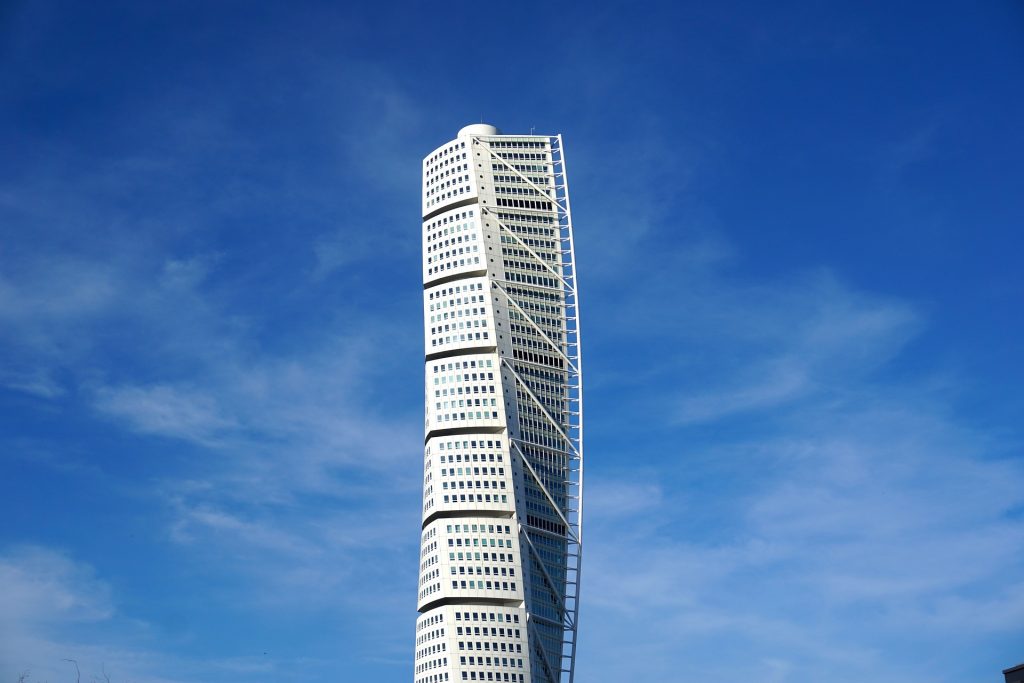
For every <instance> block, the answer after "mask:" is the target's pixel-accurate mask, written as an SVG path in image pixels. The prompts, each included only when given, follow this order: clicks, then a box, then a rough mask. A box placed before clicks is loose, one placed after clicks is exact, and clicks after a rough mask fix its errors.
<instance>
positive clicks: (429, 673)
mask: <svg viewBox="0 0 1024 683" xmlns="http://www.w3.org/2000/svg"><path fill="white" fill-rule="evenodd" d="M423 317H424V328H425V329H424V332H425V343H426V368H425V370H426V386H425V395H424V401H425V405H426V415H425V425H424V426H425V444H424V458H423V532H422V537H421V541H420V581H419V600H418V603H417V608H418V610H419V613H420V614H419V617H418V618H417V620H416V660H415V661H416V669H415V671H416V673H415V681H416V683H443V682H445V681H503V682H506V683H509V682H512V683H541V682H545V683H563V682H564V681H572V680H573V671H574V662H575V655H576V618H577V614H578V610H579V577H580V551H581V520H582V493H583V490H582V489H583V412H582V409H583V392H582V368H581V365H580V335H579V297H578V294H577V287H576V264H575V258H574V250H573V238H572V217H571V214H570V210H569V187H568V178H567V176H566V171H565V156H564V154H563V148H562V137H561V136H560V135H559V136H549V135H501V134H500V133H499V132H498V129H497V128H495V127H493V126H488V125H483V124H479V125H472V126H466V127H465V128H463V129H462V130H460V131H459V134H458V137H457V138H456V139H455V140H453V141H451V142H448V143H445V144H444V145H442V146H441V147H438V148H437V149H436V150H434V151H433V152H431V153H430V155H429V156H428V157H427V158H426V159H424V160H423Z"/></svg>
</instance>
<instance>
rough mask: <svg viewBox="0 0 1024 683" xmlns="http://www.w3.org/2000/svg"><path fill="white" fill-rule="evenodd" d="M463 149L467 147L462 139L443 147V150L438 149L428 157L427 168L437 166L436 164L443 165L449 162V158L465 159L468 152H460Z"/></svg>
mask: <svg viewBox="0 0 1024 683" xmlns="http://www.w3.org/2000/svg"><path fill="white" fill-rule="evenodd" d="M463 149H466V143H465V141H461V140H460V141H457V142H453V143H451V144H450V145H448V146H447V147H445V148H444V149H441V150H438V151H437V152H435V153H434V155H433V156H431V157H430V158H428V159H426V161H425V163H426V165H427V168H430V167H432V166H435V165H442V166H443V165H445V164H447V163H448V160H449V159H465V158H466V153H465V152H461V153H460V150H463Z"/></svg>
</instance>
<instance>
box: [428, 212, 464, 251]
mask: <svg viewBox="0 0 1024 683" xmlns="http://www.w3.org/2000/svg"><path fill="white" fill-rule="evenodd" d="M473 216H474V211H473V210H469V211H462V212H458V213H455V214H446V215H444V216H441V217H439V218H435V219H434V220H432V221H431V222H430V223H428V224H427V225H426V226H424V228H423V229H424V230H425V231H426V233H427V242H428V243H429V242H435V241H437V240H439V239H441V238H442V237H447V236H448V235H457V234H458V233H460V232H468V231H469V230H470V229H471V228H472V227H473V225H474V222H473Z"/></svg>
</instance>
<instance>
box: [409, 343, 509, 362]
mask: <svg viewBox="0 0 1024 683" xmlns="http://www.w3.org/2000/svg"><path fill="white" fill-rule="evenodd" d="M497 350H498V347H497V346H495V345H493V344H492V345H490V346H467V347H460V348H457V349H448V350H447V351H435V352H434V353H428V354H427V355H426V356H424V357H423V360H424V361H425V362H428V363H429V362H430V361H432V360H437V359H438V358H449V357H451V356H472V355H474V354H478V353H494V352H495V351H497Z"/></svg>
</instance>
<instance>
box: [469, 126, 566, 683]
mask: <svg viewBox="0 0 1024 683" xmlns="http://www.w3.org/2000/svg"><path fill="white" fill-rule="evenodd" d="M523 137H536V136H523ZM547 140H548V144H549V146H550V150H551V161H550V162H548V163H549V165H550V167H551V173H550V174H548V177H550V178H552V179H553V180H554V179H561V183H558V182H553V184H552V185H551V186H548V187H546V188H545V187H541V186H539V185H537V184H536V183H534V182H533V181H532V180H531V179H530V178H528V177H527V176H526V175H524V174H523V173H521V172H520V171H519V170H518V169H516V168H515V166H514V165H513V164H512V163H511V162H510V161H509V160H507V159H505V158H504V157H503V156H502V155H501V154H500V153H499V152H497V151H495V150H494V149H493V148H492V147H491V146H490V144H488V143H489V141H490V140H489V139H488V138H487V137H476V138H474V142H476V143H478V144H480V145H481V146H482V147H483V148H484V149H486V150H487V152H488V153H489V155H490V157H491V159H492V162H495V163H498V164H501V165H503V166H504V167H505V168H507V169H508V171H509V172H510V173H511V174H512V175H514V176H516V177H518V179H519V180H520V181H521V182H522V183H524V184H526V185H527V186H529V187H531V188H532V189H533V190H534V191H535V192H536V193H537V195H535V196H540V197H542V198H544V199H547V200H549V201H550V202H551V204H552V207H553V211H554V213H555V214H556V216H557V232H558V242H559V243H560V244H561V247H560V248H559V249H558V251H557V253H558V254H559V258H560V262H559V263H558V269H557V270H556V269H554V268H553V267H552V266H551V264H550V263H549V262H548V260H547V259H544V258H542V257H541V256H540V255H539V254H537V253H536V251H535V250H534V249H532V248H531V247H530V246H529V245H528V244H526V243H525V241H524V240H523V239H522V238H521V237H520V236H519V235H518V234H516V231H515V230H514V229H513V228H510V227H509V226H508V225H506V224H505V223H504V222H503V221H502V220H501V219H500V218H499V216H498V212H499V211H500V209H501V208H507V209H510V210H511V209H514V210H515V211H523V212H526V213H529V214H534V213H537V212H538V210H536V209H531V208H527V207H495V208H493V209H486V213H487V214H488V216H489V217H490V218H492V219H494V220H495V221H496V223H497V224H498V226H499V228H500V229H501V231H502V233H503V234H508V235H509V236H510V237H511V239H512V241H513V243H515V244H516V245H517V246H518V247H521V248H522V249H523V250H524V251H525V252H526V253H527V254H528V255H529V256H528V257H527V256H523V257H522V258H532V259H533V260H534V261H536V262H537V263H538V264H539V265H540V266H541V267H542V268H543V269H544V270H546V271H547V272H549V273H550V274H551V275H553V276H554V278H555V280H557V282H558V283H559V285H560V287H547V286H544V285H539V284H534V283H528V282H510V281H507V280H505V281H500V282H498V281H495V283H494V286H495V287H496V288H497V289H498V290H499V291H500V292H501V294H502V295H504V297H505V298H506V299H507V300H508V301H509V302H510V303H511V304H512V306H513V307H514V308H515V309H516V310H517V312H518V313H519V314H520V315H521V316H522V317H523V318H525V320H526V322H527V323H528V324H529V325H530V326H531V327H532V328H533V329H534V330H535V332H536V333H538V335H539V337H540V338H541V339H542V340H543V341H544V342H546V344H547V346H548V347H550V349H551V351H552V352H553V353H554V354H555V355H556V356H558V357H560V358H562V359H563V360H564V361H565V366H566V367H565V369H564V370H563V372H564V374H565V376H566V377H567V381H568V390H567V392H566V395H565V402H566V408H565V409H563V410H561V411H558V413H559V415H557V416H555V415H552V414H551V411H550V410H549V409H548V407H547V406H546V405H545V404H544V402H543V401H541V400H540V398H539V397H538V396H537V393H536V392H535V391H534V389H533V388H531V387H530V384H529V381H528V380H527V379H525V378H524V377H523V376H522V375H521V373H520V372H519V371H518V369H517V366H526V367H529V366H533V367H544V366H540V365H537V364H536V363H531V362H530V361H527V360H521V359H515V358H511V359H506V360H505V364H506V365H507V367H508V369H509V370H510V372H511V374H512V376H513V377H514V379H515V383H516V384H517V385H518V386H519V387H521V388H522V389H523V390H524V392H523V393H524V394H525V395H526V396H527V397H528V398H529V399H530V402H531V403H533V404H534V405H535V406H536V407H537V408H538V409H539V411H540V413H541V415H543V416H544V418H545V421H546V422H548V423H549V424H550V426H551V427H552V429H553V433H554V434H557V435H558V436H559V437H560V438H561V439H562V440H563V441H564V444H565V448H564V450H561V451H560V452H561V453H562V454H563V455H564V456H565V457H566V462H567V467H566V468H565V470H564V473H563V476H562V477H561V479H560V481H559V482H558V483H559V485H560V488H561V489H562V491H563V492H562V493H561V494H560V497H561V499H563V500H564V501H565V502H564V503H563V504H561V505H560V504H559V503H558V499H559V496H555V495H553V494H552V492H551V491H550V489H549V487H548V486H547V485H546V484H545V483H544V477H542V476H540V475H539V474H538V472H537V471H536V469H535V468H534V466H533V464H532V463H531V462H530V458H529V456H528V454H527V453H524V451H523V448H522V447H521V446H520V443H523V444H524V445H526V446H527V447H529V446H530V444H529V442H528V441H522V440H519V441H517V442H516V443H514V451H515V452H516V454H517V455H518V457H519V458H520V460H521V462H522V464H523V469H524V471H526V472H528V473H529V475H530V479H531V481H532V483H533V484H534V485H535V486H536V487H537V488H538V489H539V490H540V491H541V492H542V493H543V495H544V497H545V498H546V499H547V501H548V503H549V504H550V505H551V506H552V509H553V510H555V512H556V513H557V516H558V518H560V519H561V520H562V521H563V522H564V523H565V526H566V531H567V533H566V534H565V535H564V536H559V538H560V539H564V540H565V542H566V552H565V558H566V562H565V576H564V586H559V585H558V583H557V582H556V580H555V579H554V578H553V577H551V575H550V573H549V572H548V570H547V568H546V565H545V564H544V561H543V559H542V558H541V555H540V553H539V551H538V550H537V548H536V547H535V545H534V543H533V540H532V539H531V534H533V535H534V536H535V537H536V536H542V535H550V534H551V533H552V532H550V531H547V530H545V529H539V528H535V527H532V526H531V525H529V524H527V523H526V520H522V519H520V520H518V523H519V528H520V533H521V535H522V537H523V538H524V539H525V540H526V547H527V548H528V549H529V550H530V552H531V555H532V556H533V559H534V560H535V562H536V563H537V565H538V566H539V568H540V569H541V572H542V574H543V575H544V577H545V579H546V583H547V584H548V587H547V588H548V591H549V592H550V594H551V596H552V597H553V598H554V602H555V603H556V604H557V605H558V607H559V609H558V612H559V613H560V615H561V620H560V623H559V626H560V627H561V628H562V629H563V639H562V642H561V646H560V647H561V652H560V661H559V664H558V667H557V679H558V681H557V683H561V682H562V681H567V683H573V682H574V679H575V669H576V667H575V664H576V647H577V629H578V623H579V595H580V577H581V568H582V557H583V464H584V457H583V358H582V340H581V335H580V310H579V309H580V299H579V289H578V284H577V278H576V254H575V244H574V239H573V223H572V211H571V206H570V200H569V181H568V174H567V169H566V162H565V155H564V151H563V142H562V136H561V135H557V136H551V137H548V138H547ZM541 213H543V214H545V215H549V216H550V215H551V212H549V211H542V212H541ZM559 271H560V272H559ZM506 287H523V288H528V289H534V290H541V291H551V292H554V291H557V292H559V294H560V295H561V296H562V297H564V298H563V302H564V303H563V306H564V315H563V320H564V324H565V327H564V340H562V341H560V342H558V343H556V342H555V341H553V340H552V339H551V338H550V336H549V335H548V334H546V333H545V332H544V330H543V329H542V327H541V326H540V325H538V324H537V323H536V322H535V321H534V320H533V318H532V317H531V316H530V315H529V314H528V313H527V312H526V311H525V310H523V309H522V307H520V305H519V304H518V303H517V302H516V301H515V299H514V298H513V297H512V296H510V294H509V292H508V291H507V290H506ZM559 417H561V420H560V419H558V418H559ZM522 419H523V418H522V416H521V415H520V416H519V420H520V424H519V430H518V432H519V434H523V433H524V424H523V422H522ZM538 446H539V447H541V448H545V449H547V448H550V447H549V446H544V445H540V444H538ZM552 481H553V483H554V480H552ZM534 620H535V621H536V620H540V621H545V622H547V621H549V620H547V619H544V618H543V617H535V618H534ZM531 632H532V634H533V635H534V637H535V642H536V643H537V644H538V645H537V647H538V648H539V650H538V652H539V654H540V655H541V657H540V659H541V661H542V663H543V664H544V668H545V669H546V671H545V673H546V674H548V677H549V679H551V680H553V681H554V680H555V679H554V678H552V675H553V674H554V673H555V672H554V671H552V669H554V667H553V666H552V663H551V662H550V661H548V658H547V655H546V649H545V648H543V647H542V646H541V645H540V638H541V635H540V633H539V632H538V629H537V628H536V627H535V625H532V624H531Z"/></svg>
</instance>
